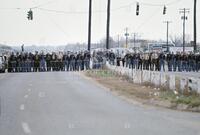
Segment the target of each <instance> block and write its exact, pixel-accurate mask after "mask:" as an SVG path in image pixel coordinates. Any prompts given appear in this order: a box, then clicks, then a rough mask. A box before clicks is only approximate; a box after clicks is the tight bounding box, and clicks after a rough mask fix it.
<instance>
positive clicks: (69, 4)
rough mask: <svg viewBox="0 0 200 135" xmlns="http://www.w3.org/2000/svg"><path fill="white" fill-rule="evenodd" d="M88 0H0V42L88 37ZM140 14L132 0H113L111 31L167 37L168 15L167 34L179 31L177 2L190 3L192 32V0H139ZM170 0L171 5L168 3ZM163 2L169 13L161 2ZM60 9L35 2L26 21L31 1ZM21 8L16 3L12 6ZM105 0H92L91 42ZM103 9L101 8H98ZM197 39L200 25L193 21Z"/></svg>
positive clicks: (101, 32) (101, 31)
mask: <svg viewBox="0 0 200 135" xmlns="http://www.w3.org/2000/svg"><path fill="white" fill-rule="evenodd" d="M88 1H89V0H0V3H1V4H0V18H1V19H0V43H4V44H11V45H21V44H29V45H32V44H34V45H65V44H67V43H76V42H80V43H82V42H87V30H88V28H87V26H88V14H87V12H88ZM137 1H138V2H139V3H140V16H136V15H135V11H136V1H134V0H111V4H112V7H111V8H112V11H111V36H112V37H114V38H117V35H118V34H120V35H121V36H124V32H125V28H126V27H128V28H129V32H130V33H134V32H135V33H139V35H140V38H144V39H155V40H159V39H163V40H165V39H166V24H164V23H163V21H166V20H170V21H172V23H171V24H170V31H169V32H170V35H181V34H182V20H181V14H179V9H180V8H189V9H190V13H189V14H188V20H187V22H186V33H187V34H189V35H190V36H191V39H192V38H193V0H137ZM168 3H170V4H169V5H167V4H168ZM165 4H166V5H167V15H163V14H162V12H163V6H164V5H165ZM197 4H198V5H197V24H200V8H199V7H200V2H199V1H198V3H197ZM38 5H42V6H41V7H40V8H43V9H48V10H56V11H66V12H64V13H62V12H50V11H45V10H41V9H38V8H34V9H32V10H33V13H34V20H33V21H28V19H27V11H28V10H29V8H31V7H35V6H38ZM15 8H20V9H15ZM106 8H107V0H93V18H92V42H98V41H99V40H100V39H102V38H104V37H105V35H106V12H104V11H106ZM99 11H101V12H99ZM197 40H198V42H200V26H199V25H198V27H197Z"/></svg>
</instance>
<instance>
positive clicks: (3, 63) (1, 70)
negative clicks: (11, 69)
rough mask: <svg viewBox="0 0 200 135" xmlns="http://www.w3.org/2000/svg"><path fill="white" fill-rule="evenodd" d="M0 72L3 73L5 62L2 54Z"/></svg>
mask: <svg viewBox="0 0 200 135" xmlns="http://www.w3.org/2000/svg"><path fill="white" fill-rule="evenodd" d="M0 73H5V62H4V59H3V57H2V56H0Z"/></svg>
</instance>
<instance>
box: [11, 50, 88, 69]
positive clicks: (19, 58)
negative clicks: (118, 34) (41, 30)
mask: <svg viewBox="0 0 200 135" xmlns="http://www.w3.org/2000/svg"><path fill="white" fill-rule="evenodd" d="M90 58H91V56H90V53H89V52H88V51H85V52H79V53H72V52H67V53H63V52H59V53H55V52H52V53H51V54H50V53H47V54H44V53H38V52H35V54H33V53H23V52H22V53H16V54H14V53H12V54H11V55H10V57H9V59H8V72H38V71H40V72H44V71H79V70H88V69H90Z"/></svg>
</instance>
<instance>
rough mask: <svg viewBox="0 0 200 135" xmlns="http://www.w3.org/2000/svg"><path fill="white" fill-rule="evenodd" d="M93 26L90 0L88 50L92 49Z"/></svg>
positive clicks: (90, 1) (90, 2)
mask: <svg viewBox="0 0 200 135" xmlns="http://www.w3.org/2000/svg"><path fill="white" fill-rule="evenodd" d="M91 28H92V0H89V20H88V51H90V50H91Z"/></svg>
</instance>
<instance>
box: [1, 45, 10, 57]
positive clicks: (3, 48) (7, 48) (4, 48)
mask: <svg viewBox="0 0 200 135" xmlns="http://www.w3.org/2000/svg"><path fill="white" fill-rule="evenodd" d="M12 51H13V49H12V47H10V46H7V45H3V44H0V55H3V54H8V53H10V52H12Z"/></svg>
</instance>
